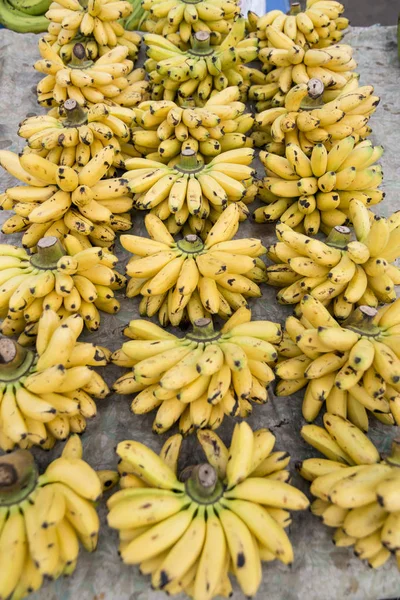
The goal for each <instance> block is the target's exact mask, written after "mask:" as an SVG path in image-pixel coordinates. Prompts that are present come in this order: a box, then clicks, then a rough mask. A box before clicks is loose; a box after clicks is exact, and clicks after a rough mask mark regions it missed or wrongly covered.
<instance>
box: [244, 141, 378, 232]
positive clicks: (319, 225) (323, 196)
mask: <svg viewBox="0 0 400 600" xmlns="http://www.w3.org/2000/svg"><path fill="white" fill-rule="evenodd" d="M382 154H383V148H382V146H372V144H371V142H370V141H369V140H365V141H362V142H359V143H358V144H356V143H355V139H354V137H353V136H348V137H345V138H344V139H343V140H340V141H338V142H337V143H335V144H334V145H333V146H332V148H331V149H330V150H329V151H328V150H327V148H326V147H325V146H324V144H322V143H318V144H317V145H315V146H314V147H313V150H312V153H311V156H310V158H309V157H308V156H306V154H305V153H304V152H303V150H302V149H301V148H300V146H299V145H298V144H296V143H289V144H287V145H286V148H285V156H279V155H278V154H272V153H270V152H265V151H261V152H260V159H261V162H262V163H263V165H264V167H265V171H266V175H267V176H266V177H265V178H264V179H263V180H262V182H261V183H260V196H261V198H262V199H263V200H264V202H266V203H267V204H268V206H267V207H265V208H264V207H261V208H258V209H257V210H256V211H255V212H254V218H255V220H256V222H258V223H271V222H274V221H277V220H278V219H279V220H280V221H281V223H283V224H284V225H286V226H288V227H291V228H297V230H298V229H300V231H302V232H303V233H305V234H306V235H315V234H316V233H318V231H319V230H322V231H323V232H324V233H326V234H329V233H330V231H331V229H332V228H334V227H336V226H341V225H345V224H347V223H352V222H353V223H354V222H355V221H354V220H356V221H357V220H358V216H359V213H360V211H362V214H363V216H362V219H363V221H364V220H368V225H367V224H366V225H363V227H366V228H368V227H369V217H368V211H367V210H366V208H365V206H364V205H365V204H368V205H369V206H372V205H375V204H378V203H379V202H381V201H382V199H383V197H384V194H383V192H382V191H381V190H379V189H378V186H379V185H380V184H381V183H382V180H383V174H382V168H381V166H380V165H379V164H376V161H378V160H379V159H380V158H381V156H382ZM354 200H355V202H354ZM351 206H352V208H351ZM359 227H362V226H361V224H360V225H359ZM367 233H368V232H367Z"/></svg>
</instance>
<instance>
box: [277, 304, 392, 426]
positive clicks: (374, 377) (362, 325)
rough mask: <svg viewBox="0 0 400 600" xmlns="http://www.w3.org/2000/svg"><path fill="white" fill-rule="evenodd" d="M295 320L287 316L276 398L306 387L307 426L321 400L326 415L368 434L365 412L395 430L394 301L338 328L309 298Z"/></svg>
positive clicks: (359, 310)
mask: <svg viewBox="0 0 400 600" xmlns="http://www.w3.org/2000/svg"><path fill="white" fill-rule="evenodd" d="M300 311H301V317H300V318H299V319H298V318H296V317H288V319H287V320H286V328H285V335H284V338H283V341H282V343H281V345H280V346H279V347H278V350H279V352H280V355H281V360H280V362H279V363H278V364H277V366H276V368H275V374H276V376H277V377H279V378H280V380H281V381H279V383H278V384H277V388H276V394H277V395H278V396H288V395H290V394H292V393H294V392H295V391H297V390H299V389H301V388H303V387H305V386H307V389H306V392H305V395H304V399H303V405H302V410H303V416H304V418H305V419H306V420H307V421H309V422H311V421H314V419H316V417H317V416H318V414H319V412H320V410H321V408H322V405H323V403H324V401H325V402H326V410H327V411H328V413H331V414H334V415H339V416H341V417H344V418H346V417H347V418H348V419H349V420H350V421H351V422H352V423H354V425H356V426H357V427H358V428H359V429H360V430H364V431H368V412H367V411H370V412H371V413H372V414H373V415H374V416H375V417H376V418H377V419H379V420H380V421H381V422H383V423H385V424H387V425H400V347H399V340H398V337H399V336H398V333H397V331H398V329H399V327H400V326H399V323H400V301H399V300H396V302H395V303H393V304H391V305H386V306H384V307H383V308H382V309H380V310H379V311H377V310H376V309H374V308H371V307H368V306H360V307H359V308H357V309H356V310H355V311H354V312H353V313H352V314H351V315H350V317H348V319H346V320H345V321H344V322H343V323H342V324H341V325H339V323H338V322H337V321H336V320H335V319H334V318H333V317H332V315H331V314H330V313H329V312H328V310H327V309H326V308H325V307H324V306H323V304H322V303H321V302H320V301H319V300H316V299H315V298H314V297H312V296H304V297H303V299H302V300H301V302H300Z"/></svg>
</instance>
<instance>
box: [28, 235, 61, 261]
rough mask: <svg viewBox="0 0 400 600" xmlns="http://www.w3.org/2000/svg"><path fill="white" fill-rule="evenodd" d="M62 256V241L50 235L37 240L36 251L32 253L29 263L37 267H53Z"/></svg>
mask: <svg viewBox="0 0 400 600" xmlns="http://www.w3.org/2000/svg"><path fill="white" fill-rule="evenodd" d="M62 256H65V250H64V247H63V245H62V243H61V242H60V240H59V239H58V238H56V237H55V236H53V235H51V236H49V237H44V238H42V239H41V240H39V241H38V243H37V253H36V254H33V255H32V257H31V263H32V264H33V265H34V266H35V267H38V268H39V269H55V268H56V266H57V263H58V261H59V260H60V258H61V257H62Z"/></svg>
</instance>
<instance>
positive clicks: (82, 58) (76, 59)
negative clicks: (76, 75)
mask: <svg viewBox="0 0 400 600" xmlns="http://www.w3.org/2000/svg"><path fill="white" fill-rule="evenodd" d="M92 64H93V61H91V60H88V58H87V56H86V50H85V46H84V45H83V44H81V43H79V42H78V43H77V44H75V46H74V48H73V50H72V56H71V60H70V61H69V63H68V66H69V67H71V68H72V69H87V68H88V67H90V66H91V65H92Z"/></svg>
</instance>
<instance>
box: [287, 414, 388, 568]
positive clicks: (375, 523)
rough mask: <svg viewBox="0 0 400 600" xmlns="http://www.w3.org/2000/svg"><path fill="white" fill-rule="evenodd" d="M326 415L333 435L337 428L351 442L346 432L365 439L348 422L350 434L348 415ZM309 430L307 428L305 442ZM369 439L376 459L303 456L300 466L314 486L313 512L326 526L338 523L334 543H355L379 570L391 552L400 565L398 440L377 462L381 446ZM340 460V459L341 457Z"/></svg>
mask: <svg viewBox="0 0 400 600" xmlns="http://www.w3.org/2000/svg"><path fill="white" fill-rule="evenodd" d="M324 420H325V423H326V427H327V429H328V430H329V432H330V433H331V434H332V435H334V436H335V439H336V433H337V431H338V432H339V436H343V433H345V435H346V436H347V438H348V441H349V442H350V441H351V436H349V435H348V434H350V433H353V434H354V435H355V437H354V438H353V444H355V442H356V441H358V442H360V441H361V443H365V440H366V438H365V439H364V440H362V439H361V440H360V431H359V430H357V429H356V428H355V427H353V428H352V429H350V426H349V425H347V429H348V431H347V433H346V431H345V430H346V421H345V420H344V419H341V418H340V417H334V416H333V415H325V418H324ZM308 427H313V426H308ZM303 429H306V428H303ZM321 431H324V430H321ZM324 433H325V432H324ZM308 435H309V433H308V432H305V435H304V437H305V439H306V441H308V439H307V437H308ZM361 435H362V434H361ZM367 441H368V442H369V440H367ZM311 443H312V442H311ZM369 444H370V453H369V454H370V457H371V458H372V456H371V452H372V454H375V459H374V460H366V456H363V455H361V454H360V457H359V458H360V459H361V460H357V461H353V462H352V463H350V464H353V465H354V466H347V465H345V464H343V463H342V462H336V460H335V459H333V460H326V459H319V458H311V459H307V460H305V461H303V462H302V463H301V464H300V465H299V470H300V473H301V475H303V477H305V479H307V480H308V481H311V482H312V483H311V488H310V491H311V493H312V494H313V495H314V496H315V497H316V499H315V500H314V502H313V503H312V504H311V507H310V508H311V512H312V513H313V514H314V515H316V516H318V517H320V518H321V520H322V522H323V523H324V524H325V525H327V526H328V527H335V528H336V530H335V533H334V535H333V542H334V544H335V545H336V546H339V547H353V551H354V554H355V555H356V556H357V557H358V558H359V559H360V560H366V561H367V562H368V565H369V566H370V567H373V568H375V569H377V568H379V567H380V566H382V565H383V564H385V563H386V561H387V560H388V559H389V558H390V555H391V553H393V554H395V556H396V560H397V565H398V567H399V568H400V519H399V514H400V513H399V511H400V502H399V490H400V461H399V441H398V440H394V442H393V445H392V452H391V454H390V455H389V456H387V457H385V459H384V460H383V461H381V462H378V461H379V454H378V452H377V450H376V449H375V452H374V450H373V447H372V444H371V442H369ZM312 445H314V444H313V443H312ZM317 447H318V443H317ZM352 447H354V446H353V445H352ZM318 449H320V448H318ZM321 451H322V452H324V450H323V449H322V450H321ZM329 458H330V456H329ZM339 460H342V459H341V458H340V457H339Z"/></svg>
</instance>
